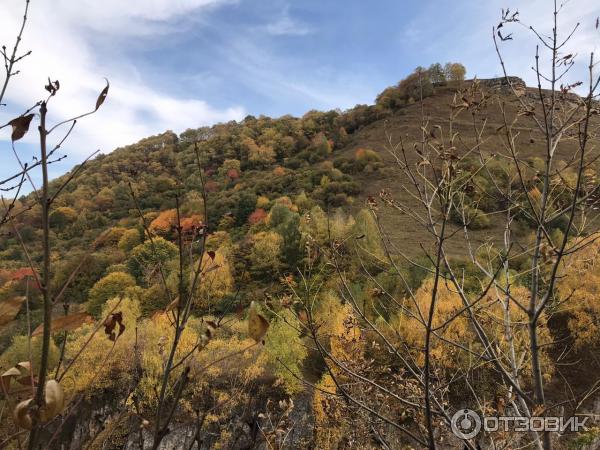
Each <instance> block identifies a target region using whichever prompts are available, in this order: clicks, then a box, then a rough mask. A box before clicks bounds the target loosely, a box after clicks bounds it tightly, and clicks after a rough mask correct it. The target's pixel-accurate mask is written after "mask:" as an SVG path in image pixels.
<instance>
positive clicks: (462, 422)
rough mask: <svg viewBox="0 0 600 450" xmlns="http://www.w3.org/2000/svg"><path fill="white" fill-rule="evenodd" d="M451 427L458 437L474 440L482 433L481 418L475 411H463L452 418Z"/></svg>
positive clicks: (459, 411) (457, 412)
mask: <svg viewBox="0 0 600 450" xmlns="http://www.w3.org/2000/svg"><path fill="white" fill-rule="evenodd" d="M451 426H452V432H453V433H454V435H455V436H456V437H459V438H461V439H472V438H474V437H475V436H477V434H479V432H480V431H481V418H480V417H479V414H477V413H476V412H475V411H473V410H470V409H461V410H458V411H456V413H454V415H453V416H452V421H451Z"/></svg>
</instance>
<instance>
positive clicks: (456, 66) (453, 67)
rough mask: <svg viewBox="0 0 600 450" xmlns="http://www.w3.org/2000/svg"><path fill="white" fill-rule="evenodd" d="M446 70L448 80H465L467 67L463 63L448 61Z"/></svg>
mask: <svg viewBox="0 0 600 450" xmlns="http://www.w3.org/2000/svg"><path fill="white" fill-rule="evenodd" d="M444 72H445V75H446V79H447V80H448V81H464V79H465V75H466V74H467V69H466V68H465V66H463V65H462V64H461V63H446V65H445V66H444Z"/></svg>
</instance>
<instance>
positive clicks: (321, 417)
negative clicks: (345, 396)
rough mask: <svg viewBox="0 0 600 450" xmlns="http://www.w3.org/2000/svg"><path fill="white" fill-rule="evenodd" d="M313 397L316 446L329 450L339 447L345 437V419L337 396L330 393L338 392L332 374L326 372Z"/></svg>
mask: <svg viewBox="0 0 600 450" xmlns="http://www.w3.org/2000/svg"><path fill="white" fill-rule="evenodd" d="M317 388H318V389H315V395H314V397H313V412H314V416H315V434H314V436H315V448H319V449H323V450H329V449H332V450H333V449H337V448H338V445H339V443H340V441H341V440H342V438H343V437H344V435H345V433H344V425H343V424H344V420H343V417H342V414H341V411H340V410H339V408H338V405H337V401H336V398H335V397H334V396H332V395H328V394H327V393H328V392H330V393H332V394H335V393H336V392H337V389H336V385H335V382H334V381H333V378H331V375H329V374H328V373H326V374H325V375H323V378H321V381H320V382H319V383H318V384H317Z"/></svg>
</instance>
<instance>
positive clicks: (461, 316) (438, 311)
mask: <svg viewBox="0 0 600 450" xmlns="http://www.w3.org/2000/svg"><path fill="white" fill-rule="evenodd" d="M433 287H434V280H433V279H432V278H429V279H427V280H425V281H424V282H423V284H422V285H421V287H420V288H419V289H418V290H417V291H416V293H415V301H414V302H413V301H412V300H406V301H405V306H406V307H407V308H409V309H410V310H411V313H412V315H408V314H398V315H396V316H394V317H393V318H392V319H391V320H390V321H389V325H390V327H391V328H392V330H393V331H392V332H391V333H390V336H389V337H390V339H403V340H404V341H405V342H406V343H407V344H408V346H409V347H410V348H412V349H413V351H414V358H415V360H416V361H417V363H418V364H421V365H422V364H423V363H424V358H425V355H424V352H423V349H424V347H425V334H426V323H427V320H428V315H429V308H430V305H431V298H432V294H433ZM511 295H512V296H513V298H515V299H517V300H518V301H519V303H520V304H522V305H526V304H527V302H528V299H529V291H528V289H526V288H524V287H521V286H512V287H511ZM415 303H416V306H417V307H415ZM507 305H508V306H507ZM463 309H464V304H463V302H462V299H461V298H460V296H459V294H458V293H457V292H456V290H455V289H454V287H453V286H452V285H450V284H449V283H446V282H445V281H444V280H440V282H439V284H438V292H437V297H436V303H435V314H434V316H433V328H434V329H436V332H435V333H433V334H432V336H431V344H430V353H431V357H432V360H433V361H434V362H435V363H436V364H438V365H439V366H442V367H446V368H451V369H456V368H458V367H463V368H465V367H467V366H470V365H471V363H478V361H476V359H477V356H476V354H478V353H481V352H482V351H483V347H482V346H481V343H480V341H479V339H478V338H477V336H476V335H475V332H474V330H473V326H472V323H471V320H470V318H469V316H468V313H467V312H466V311H463ZM472 311H473V313H474V315H475V316H476V318H477V319H478V321H479V322H480V323H481V325H482V326H483V328H484V330H485V332H486V334H487V336H488V338H489V339H490V341H491V342H492V343H493V345H494V347H495V349H496V351H497V354H499V355H500V358H501V359H502V360H503V361H502V362H503V363H505V364H508V362H509V361H508V359H507V358H508V357H509V355H510V353H511V352H510V347H509V346H510V341H509V340H508V337H509V336H508V335H507V334H506V327H505V323H507V320H508V321H509V323H510V330H511V332H510V338H511V340H512V345H513V347H514V351H515V353H516V355H517V359H518V360H519V358H520V357H521V355H524V366H523V367H521V371H522V372H524V373H530V366H529V359H530V358H529V357H528V355H529V332H528V326H527V315H526V313H525V312H524V311H523V310H521V309H520V308H519V307H518V306H517V305H516V304H515V303H514V301H509V302H508V303H507V302H506V300H505V296H504V295H502V293H501V292H500V291H496V290H494V289H490V291H489V292H488V294H487V296H486V297H485V298H484V299H483V300H481V301H480V302H479V304H477V305H476V306H475V307H474V308H472ZM543 319H544V318H543V317H542V320H541V321H540V325H539V329H538V330H539V331H538V333H539V339H538V341H539V342H540V343H545V342H548V341H549V339H550V335H549V332H548V328H547V325H546V323H545V321H544V320H543ZM451 342H454V343H458V344H460V345H462V346H464V347H466V348H468V349H470V350H471V351H472V352H474V353H470V352H468V351H466V350H462V349H459V348H458V347H457V346H456V345H453V344H452V343H451ZM542 357H543V360H544V362H545V363H547V362H548V361H549V360H548V358H547V356H546V355H545V354H544V355H542ZM544 369H545V370H544V371H545V373H546V375H547V376H549V375H550V374H551V373H552V368H551V367H550V366H549V365H547V364H545V367H544Z"/></svg>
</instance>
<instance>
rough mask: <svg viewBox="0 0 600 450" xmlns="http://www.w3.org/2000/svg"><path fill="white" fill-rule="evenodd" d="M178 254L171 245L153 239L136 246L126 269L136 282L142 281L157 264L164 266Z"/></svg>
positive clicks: (167, 242) (162, 240)
mask: <svg viewBox="0 0 600 450" xmlns="http://www.w3.org/2000/svg"><path fill="white" fill-rule="evenodd" d="M178 253H179V251H178V249H177V247H176V246H175V245H174V244H173V243H171V242H169V241H166V240H165V239H163V238H160V237H158V238H154V239H153V240H148V241H146V242H144V243H143V244H140V245H138V246H136V247H135V248H134V249H133V250H132V251H131V256H130V257H129V260H128V261H127V267H128V268H129V272H130V273H131V274H132V275H133V276H134V277H135V278H136V279H137V280H138V281H143V280H144V278H145V277H146V275H147V274H148V273H151V272H153V271H154V270H155V268H156V266H157V265H158V264H160V265H164V264H165V263H166V262H168V261H169V260H171V259H173V258H174V257H175V256H176V255H177V254H178Z"/></svg>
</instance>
